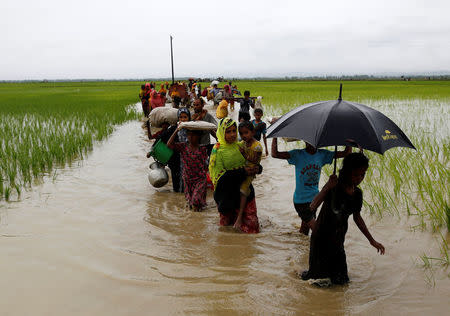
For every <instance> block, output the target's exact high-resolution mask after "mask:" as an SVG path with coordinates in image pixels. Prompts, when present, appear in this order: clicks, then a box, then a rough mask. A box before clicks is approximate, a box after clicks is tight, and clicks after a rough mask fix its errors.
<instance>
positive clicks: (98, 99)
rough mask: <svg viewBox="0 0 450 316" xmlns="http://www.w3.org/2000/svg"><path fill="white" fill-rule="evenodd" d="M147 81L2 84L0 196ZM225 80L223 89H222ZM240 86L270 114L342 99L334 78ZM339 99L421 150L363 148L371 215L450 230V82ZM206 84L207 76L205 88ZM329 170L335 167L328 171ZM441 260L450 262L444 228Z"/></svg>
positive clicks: (379, 88) (89, 141) (16, 189)
mask: <svg viewBox="0 0 450 316" xmlns="http://www.w3.org/2000/svg"><path fill="white" fill-rule="evenodd" d="M142 83H143V82H83V83H78V82H70V83H3V84H0V131H1V132H0V157H1V160H0V197H3V198H5V199H10V198H11V195H12V194H13V195H20V192H21V190H22V189H23V187H30V186H31V185H32V184H33V182H34V180H36V179H40V178H41V177H42V176H43V175H44V174H49V173H51V171H52V169H54V168H55V167H62V166H64V165H65V164H66V163H70V162H71V161H73V160H74V159H82V158H83V156H84V154H85V153H87V152H88V151H89V150H90V149H91V148H92V145H93V142H95V141H98V140H103V139H105V137H107V136H108V135H109V134H110V133H111V132H112V131H113V129H114V126H115V125H117V124H121V123H123V122H125V121H127V120H130V119H135V118H137V117H138V115H139V114H137V113H136V112H135V111H133V110H132V109H131V108H130V107H128V105H129V104H134V103H136V102H137V101H138V97H137V95H138V92H139V86H140V85H141V84H142ZM224 84H225V83H221V84H220V85H219V86H220V87H223V85H224ZM235 84H237V85H238V88H239V90H241V92H243V91H244V90H250V91H251V94H252V96H258V95H261V96H263V97H264V99H263V105H264V107H265V109H266V115H267V116H268V115H281V114H283V113H286V112H287V111H289V110H290V109H292V108H294V107H296V106H300V105H303V104H306V103H310V102H316V101H320V100H330V99H337V97H338V93H339V82H337V81H237V82H235ZM343 84H344V87H343V99H345V100H349V101H354V102H360V103H363V104H367V105H369V106H371V107H374V108H376V109H378V110H380V111H381V112H383V113H384V114H386V115H387V116H388V117H390V118H391V119H392V120H393V121H394V122H396V123H397V124H398V125H399V126H400V128H402V129H403V131H404V132H405V133H406V134H407V135H408V137H409V138H410V139H411V141H412V142H413V143H414V145H415V146H416V148H417V151H413V150H409V149H401V148H395V149H391V150H389V151H388V152H386V153H385V155H383V156H382V155H378V154H374V153H370V152H367V154H368V155H369V157H370V159H371V162H370V169H369V172H368V174H367V176H366V179H365V180H364V182H363V184H362V188H363V190H364V194H365V195H364V198H365V205H366V209H369V210H370V211H371V212H372V213H373V214H376V215H378V216H382V215H383V214H386V213H388V214H395V215H398V216H405V215H409V216H413V217H417V218H418V221H417V223H418V224H417V226H416V227H414V228H416V229H422V230H431V231H435V232H442V229H443V228H444V227H445V226H447V230H449V229H450V208H449V200H450V194H449V190H448V187H449V179H450V173H449V170H450V168H449V167H450V166H449V157H450V137H449V136H450V127H449V124H448V122H449V119H450V82H449V81H344V82H343ZM207 85H209V83H202V86H203V87H206V86H207ZM325 172H327V173H331V168H327V169H325ZM442 240H443V242H442V257H441V258H439V259H436V260H438V261H439V260H440V262H442V263H443V264H447V265H448V264H449V255H448V244H447V242H446V241H445V237H444V235H442Z"/></svg>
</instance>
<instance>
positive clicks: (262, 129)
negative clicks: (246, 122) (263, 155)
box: [252, 120, 267, 142]
mask: <svg viewBox="0 0 450 316" xmlns="http://www.w3.org/2000/svg"><path fill="white" fill-rule="evenodd" d="M252 124H253V127H254V128H255V135H254V136H253V137H254V138H255V139H256V140H257V141H258V142H259V141H260V140H261V134H264V135H266V133H267V129H266V123H264V122H263V121H260V122H259V123H256V120H252Z"/></svg>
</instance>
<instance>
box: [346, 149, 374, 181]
mask: <svg viewBox="0 0 450 316" xmlns="http://www.w3.org/2000/svg"><path fill="white" fill-rule="evenodd" d="M368 167H369V158H367V157H366V156H365V155H364V154H363V153H351V154H350V155H348V156H346V157H345V158H344V162H343V164H342V168H341V170H339V182H340V183H342V184H343V185H344V186H357V185H359V184H360V183H361V182H362V180H363V179H364V176H365V175H366V171H367V168H368Z"/></svg>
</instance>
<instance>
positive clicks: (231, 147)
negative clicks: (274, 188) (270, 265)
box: [209, 117, 260, 233]
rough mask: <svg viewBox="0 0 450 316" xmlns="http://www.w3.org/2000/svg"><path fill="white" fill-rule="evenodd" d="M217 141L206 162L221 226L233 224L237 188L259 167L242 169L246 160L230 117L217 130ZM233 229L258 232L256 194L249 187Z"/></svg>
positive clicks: (220, 123) (237, 202)
mask: <svg viewBox="0 0 450 316" xmlns="http://www.w3.org/2000/svg"><path fill="white" fill-rule="evenodd" d="M217 139H218V142H217V143H216V144H215V145H214V148H213V150H212V152H211V158H210V162H209V173H210V176H211V180H212V182H213V184H214V200H215V201H216V203H217V209H218V211H219V213H220V225H221V226H229V225H235V224H236V221H237V219H238V214H239V213H240V212H239V204H240V196H241V195H240V186H241V184H242V182H243V181H244V180H245V179H246V177H247V176H252V175H255V174H256V173H259V172H260V166H258V167H256V168H255V167H245V165H246V160H245V158H244V157H243V156H242V154H241V152H240V150H239V148H240V147H239V144H238V142H237V125H236V122H235V121H233V120H232V119H230V118H228V117H227V118H223V119H221V120H220V122H219V126H218V128H217ZM237 224H239V225H237V226H238V227H236V228H237V229H239V230H240V231H242V232H245V233H258V232H259V222H258V216H257V212H256V202H255V191H254V189H253V186H252V185H250V193H249V195H248V197H247V203H246V205H245V207H244V210H243V212H242V214H241V217H240V222H238V223H237Z"/></svg>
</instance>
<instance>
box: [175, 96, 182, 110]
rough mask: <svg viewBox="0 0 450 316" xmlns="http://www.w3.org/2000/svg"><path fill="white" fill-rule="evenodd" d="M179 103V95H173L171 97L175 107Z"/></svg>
mask: <svg viewBox="0 0 450 316" xmlns="http://www.w3.org/2000/svg"><path fill="white" fill-rule="evenodd" d="M180 103H181V98H180V97H179V96H177V95H176V96H174V97H173V105H174V106H175V107H176V108H177V107H179V106H180Z"/></svg>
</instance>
